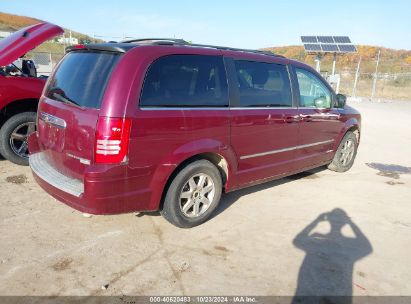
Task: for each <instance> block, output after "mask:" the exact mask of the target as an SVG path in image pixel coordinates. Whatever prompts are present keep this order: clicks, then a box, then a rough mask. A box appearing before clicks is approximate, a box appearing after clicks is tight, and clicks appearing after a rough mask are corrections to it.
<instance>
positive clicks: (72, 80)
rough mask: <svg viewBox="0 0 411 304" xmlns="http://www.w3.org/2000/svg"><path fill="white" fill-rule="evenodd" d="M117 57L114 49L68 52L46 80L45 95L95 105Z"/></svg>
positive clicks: (100, 98)
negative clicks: (110, 50) (107, 50)
mask: <svg viewBox="0 0 411 304" xmlns="http://www.w3.org/2000/svg"><path fill="white" fill-rule="evenodd" d="M119 58H120V55H119V54H116V53H107V52H81V51H76V52H71V53H69V54H68V55H67V56H66V57H65V58H64V59H63V61H62V62H61V63H60V65H59V67H58V69H57V70H56V72H55V73H54V75H53V77H52V78H51V79H50V80H49V82H48V84H47V89H46V91H45V95H46V96H47V97H48V98H51V99H54V100H57V101H61V102H64V103H70V104H74V105H77V106H80V107H84V108H96V109H98V108H100V106H101V100H102V98H103V94H104V91H105V89H106V86H107V82H108V80H109V79H110V75H111V72H112V71H113V69H114V67H115V66H116V64H117V62H118V60H119Z"/></svg>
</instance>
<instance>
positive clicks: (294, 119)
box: [284, 115, 300, 123]
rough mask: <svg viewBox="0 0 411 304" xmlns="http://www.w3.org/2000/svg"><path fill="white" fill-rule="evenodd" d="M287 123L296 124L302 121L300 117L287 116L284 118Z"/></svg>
mask: <svg viewBox="0 0 411 304" xmlns="http://www.w3.org/2000/svg"><path fill="white" fill-rule="evenodd" d="M284 121H285V122H286V123H295V122H299V121H300V115H293V116H286V117H285V118H284Z"/></svg>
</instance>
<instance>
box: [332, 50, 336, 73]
mask: <svg viewBox="0 0 411 304" xmlns="http://www.w3.org/2000/svg"><path fill="white" fill-rule="evenodd" d="M336 62H337V53H334V57H333V69H332V72H331V75H333V76H334V75H335V64H336Z"/></svg>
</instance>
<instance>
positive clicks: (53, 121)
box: [39, 112, 67, 129]
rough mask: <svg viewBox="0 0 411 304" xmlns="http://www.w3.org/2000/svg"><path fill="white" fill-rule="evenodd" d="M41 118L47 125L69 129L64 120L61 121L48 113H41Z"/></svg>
mask: <svg viewBox="0 0 411 304" xmlns="http://www.w3.org/2000/svg"><path fill="white" fill-rule="evenodd" d="M39 118H40V119H41V120H42V121H44V122H45V123H47V124H49V125H52V126H55V127H57V128H60V129H65V128H66V127H67V123H66V121H65V120H64V119H61V118H59V117H56V116H53V115H51V114H48V113H44V112H40V117H39Z"/></svg>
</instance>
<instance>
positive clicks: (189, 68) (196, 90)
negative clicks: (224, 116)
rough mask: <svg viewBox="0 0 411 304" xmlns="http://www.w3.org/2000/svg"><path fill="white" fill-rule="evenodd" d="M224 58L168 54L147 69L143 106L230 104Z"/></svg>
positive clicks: (224, 105)
mask: <svg viewBox="0 0 411 304" xmlns="http://www.w3.org/2000/svg"><path fill="white" fill-rule="evenodd" d="M227 91H228V88H227V78H226V74H225V68H224V63H223V58H222V57H221V56H207V55H169V56H165V57H161V58H159V59H157V60H156V61H155V62H154V63H153V64H152V65H151V66H150V68H149V69H148V71H147V74H146V78H145V81H144V85H143V90H142V93H141V98H140V107H143V108H144V107H228V93H227Z"/></svg>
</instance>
